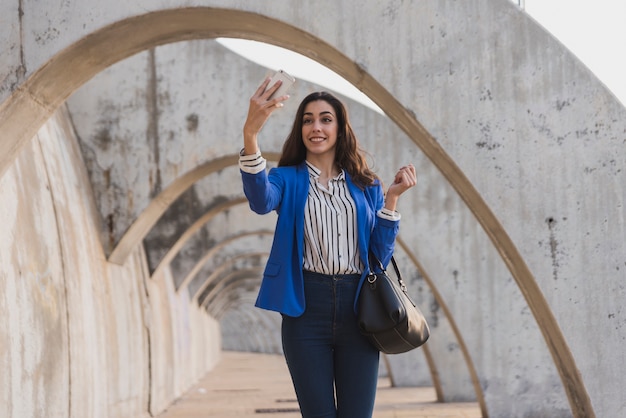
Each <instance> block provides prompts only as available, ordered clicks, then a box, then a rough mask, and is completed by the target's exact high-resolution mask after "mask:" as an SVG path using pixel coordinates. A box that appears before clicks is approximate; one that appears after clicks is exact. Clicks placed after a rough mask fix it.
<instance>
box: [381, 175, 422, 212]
mask: <svg viewBox="0 0 626 418" xmlns="http://www.w3.org/2000/svg"><path fill="white" fill-rule="evenodd" d="M416 184H417V176H416V174H415V167H414V166H413V164H409V165H405V166H404V167H400V169H399V170H398V172H397V173H396V175H395V177H394V178H393V183H392V184H391V185H390V186H389V189H387V194H386V195H385V208H387V209H389V210H396V204H397V203H398V198H399V197H400V195H401V194H402V193H404V192H406V191H407V190H408V189H410V188H411V187H413V186H415V185H416Z"/></svg>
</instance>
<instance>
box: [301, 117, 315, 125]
mask: <svg viewBox="0 0 626 418" xmlns="http://www.w3.org/2000/svg"><path fill="white" fill-rule="evenodd" d="M311 122H313V119H311V118H304V119H302V124H303V125H309V124H310V123H311Z"/></svg>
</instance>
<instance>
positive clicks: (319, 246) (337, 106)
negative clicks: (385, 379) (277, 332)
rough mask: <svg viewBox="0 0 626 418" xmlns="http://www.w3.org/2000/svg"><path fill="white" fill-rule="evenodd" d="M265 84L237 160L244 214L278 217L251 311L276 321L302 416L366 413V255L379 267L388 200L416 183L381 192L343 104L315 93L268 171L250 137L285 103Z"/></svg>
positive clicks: (374, 361) (404, 179)
mask: <svg viewBox="0 0 626 418" xmlns="http://www.w3.org/2000/svg"><path fill="white" fill-rule="evenodd" d="M268 84H269V79H266V80H265V81H264V82H263V83H262V84H261V86H259V88H258V89H257V91H256V92H255V93H254V95H253V96H252V98H251V99H250V105H249V109H248V116H247V119H246V122H245V124H244V128H243V137H244V148H243V150H242V151H241V157H240V168H241V175H242V179H243V188H244V193H245V194H246V197H247V198H248V201H249V203H250V207H251V209H252V210H253V211H255V212H256V213H259V214H264V213H268V212H270V211H272V210H276V212H277V213H278V221H277V223H276V231H275V234H274V242H273V245H272V249H271V252H270V256H269V259H268V262H267V266H266V268H265V272H264V275H263V281H262V284H261V289H260V291H259V295H258V299H257V302H256V306H258V307H260V308H264V309H269V310H274V311H278V312H280V313H281V314H282V316H283V323H282V340H283V351H284V353H285V359H286V361H287V366H288V368H289V372H290V374H291V378H292V381H293V384H294V388H295V391H296V395H297V397H298V403H299V404H300V410H301V412H302V416H303V417H304V418H308V417H328V418H331V417H332V418H367V417H371V416H372V412H373V409H374V398H375V395H376V384H377V378H378V360H379V353H378V351H377V350H376V349H375V348H374V347H373V346H372V345H371V344H370V343H369V342H368V341H367V339H366V338H364V337H363V336H362V335H361V334H360V333H359V331H358V327H357V323H356V314H355V312H356V296H357V295H358V291H359V289H360V287H361V285H362V283H363V281H364V279H365V276H366V275H367V272H368V271H369V262H368V249H369V250H371V251H372V253H373V254H374V255H375V256H376V257H377V258H378V259H379V260H380V261H381V262H382V263H383V265H385V266H386V265H387V263H388V262H389V260H390V259H391V256H392V255H393V249H394V242H395V238H396V235H397V233H398V223H399V219H400V215H399V214H398V213H397V212H396V210H395V209H396V203H397V201H398V198H399V196H400V195H401V194H402V193H403V192H405V191H406V190H407V189H409V188H410V187H413V186H414V185H415V183H416V178H415V168H414V167H413V166H412V165H408V166H405V167H402V168H400V170H399V171H398V172H397V174H396V176H395V178H394V181H393V183H392V184H391V185H390V186H389V189H388V190H387V193H386V195H385V196H383V190H382V186H381V184H380V181H379V180H378V178H377V177H376V175H375V174H374V173H373V172H372V171H370V169H369V168H368V166H367V163H366V161H365V158H364V156H363V153H362V151H361V150H360V148H359V145H358V142H357V139H356V136H355V134H354V132H353V131H352V128H351V126H350V122H349V120H348V116H347V112H346V109H345V107H344V105H343V104H342V103H341V102H340V101H339V100H338V99H337V98H335V97H334V96H332V95H331V94H329V93H325V92H318V93H312V94H310V95H309V96H307V97H306V98H305V99H304V100H303V101H302V103H301V104H300V106H299V108H298V111H297V113H296V117H295V120H294V123H293V128H292V130H291V133H290V134H289V136H288V137H287V140H286V141H285V144H284V146H283V152H282V155H281V158H280V161H279V162H278V167H277V168H273V169H271V170H270V171H269V173H268V172H267V170H266V162H265V159H263V157H262V156H261V153H260V151H259V147H258V142H257V136H258V133H259V132H260V130H261V128H262V127H263V125H264V124H265V122H266V121H267V120H268V118H269V117H270V115H271V114H272V112H273V111H274V110H276V109H277V108H280V107H282V106H283V103H282V102H283V101H285V100H287V99H288V97H289V96H281V97H276V98H271V99H270V97H271V95H272V94H273V93H274V91H276V90H277V89H278V87H279V84H280V82H279V83H276V84H275V85H273V86H271V87H270V88H267V87H268Z"/></svg>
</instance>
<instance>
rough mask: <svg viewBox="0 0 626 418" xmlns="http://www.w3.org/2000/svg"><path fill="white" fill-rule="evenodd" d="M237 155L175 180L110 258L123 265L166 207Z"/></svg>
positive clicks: (231, 162) (271, 155) (271, 156)
mask: <svg viewBox="0 0 626 418" xmlns="http://www.w3.org/2000/svg"><path fill="white" fill-rule="evenodd" d="M267 154H268V156H267V158H268V159H277V158H278V154H276V153H271V152H268V153H267ZM238 158H239V156H237V155H228V156H224V157H221V158H217V159H215V160H212V161H208V162H206V163H204V164H202V165H200V166H198V167H197V168H196V169H194V170H191V171H190V172H188V173H185V174H184V175H182V176H180V177H179V178H178V179H176V181H174V182H173V183H172V184H170V185H169V186H168V187H167V188H166V189H165V190H163V191H162V192H161V193H160V194H159V195H158V196H157V197H155V198H154V199H153V200H152V201H151V202H150V204H149V205H148V207H147V208H146V209H145V210H144V211H143V212H142V213H141V215H140V216H138V217H137V219H136V220H135V222H133V224H132V225H131V226H130V228H128V230H127V231H126V233H125V234H124V236H123V237H122V239H120V241H119V242H118V243H117V245H116V246H115V248H114V250H113V251H112V252H111V255H110V256H109V261H110V262H112V263H115V264H124V262H125V261H126V259H127V258H128V255H129V254H130V252H131V251H132V250H133V248H135V246H136V245H137V244H139V242H141V240H142V239H143V238H144V237H145V236H146V235H147V234H148V232H149V231H150V229H151V228H152V227H153V226H154V225H155V224H156V222H157V221H158V220H159V218H160V217H161V216H162V215H163V213H165V211H166V210H167V208H169V207H170V206H171V205H172V203H173V202H174V201H175V200H176V199H177V198H178V197H179V196H180V195H181V194H183V193H184V192H185V191H186V190H187V189H189V187H191V186H192V185H193V184H194V183H195V182H196V181H198V180H199V179H201V178H204V177H206V176H208V175H210V174H212V173H215V172H217V171H220V170H222V169H224V168H226V167H228V166H232V165H236V164H238V161H239V160H238ZM199 226H200V225H198V227H199ZM187 238H188V237H187Z"/></svg>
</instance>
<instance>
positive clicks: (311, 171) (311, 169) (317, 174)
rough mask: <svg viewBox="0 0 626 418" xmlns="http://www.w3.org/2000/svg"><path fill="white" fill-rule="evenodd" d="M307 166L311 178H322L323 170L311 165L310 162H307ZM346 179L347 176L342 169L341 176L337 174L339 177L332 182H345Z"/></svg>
mask: <svg viewBox="0 0 626 418" xmlns="http://www.w3.org/2000/svg"><path fill="white" fill-rule="evenodd" d="M306 166H307V169H308V170H309V176H311V177H313V178H314V179H318V178H319V177H320V174H321V173H322V170H320V169H319V168H317V167H315V166H314V165H313V164H311V163H310V162H308V161H306ZM345 179H346V175H345V173H344V171H343V168H342V169H341V171H339V174H337V176H336V177H334V178H333V179H332V180H345Z"/></svg>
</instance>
